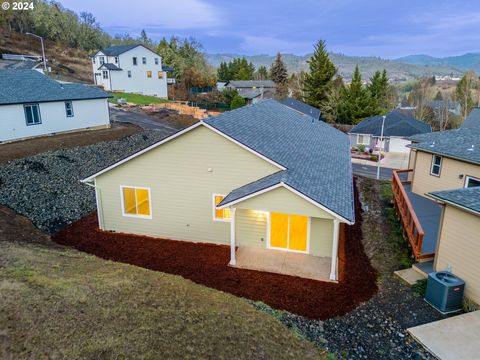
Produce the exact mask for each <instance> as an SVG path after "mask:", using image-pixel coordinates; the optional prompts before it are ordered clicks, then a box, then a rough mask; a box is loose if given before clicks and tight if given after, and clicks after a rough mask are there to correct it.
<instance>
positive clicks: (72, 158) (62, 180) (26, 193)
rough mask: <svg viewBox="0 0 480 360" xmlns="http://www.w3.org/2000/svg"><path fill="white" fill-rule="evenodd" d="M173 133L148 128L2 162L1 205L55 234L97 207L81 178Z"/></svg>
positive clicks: (90, 191) (0, 174)
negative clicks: (95, 142) (81, 145)
mask: <svg viewBox="0 0 480 360" xmlns="http://www.w3.org/2000/svg"><path fill="white" fill-rule="evenodd" d="M170 133H172V131H167V130H149V131H148V132H143V133H138V134H135V135H132V136H129V137H126V138H123V139H121V140H116V141H110V142H102V143H98V144H95V145H90V146H83V147H76V148H71V149H62V150H56V151H48V152H45V153H41V154H38V155H35V156H32V157H29V158H24V159H17V160H12V161H10V162H9V163H7V164H6V165H4V166H2V167H0V204H3V205H5V206H8V207H10V208H12V209H13V210H15V211H16V212H17V213H19V214H21V215H25V216H26V217H28V218H29V219H30V220H32V222H33V223H34V224H35V226H37V227H38V228H39V229H41V230H43V231H46V232H48V233H50V234H51V233H55V232H56V231H58V230H59V229H61V228H62V227H63V226H65V225H66V224H70V223H72V222H73V221H75V220H78V219H80V218H82V217H83V216H85V215H87V214H89V213H90V212H92V211H93V210H95V193H94V190H93V189H92V188H91V187H89V186H87V185H85V184H82V183H80V181H79V180H80V179H82V178H85V177H86V176H88V175H90V174H93V173H95V172H96V171H98V170H100V169H102V168H104V167H105V166H107V165H110V164H112V163H114V162H116V161H118V160H120V159H122V158H124V157H125V156H127V155H129V154H131V153H133V152H135V151H137V150H139V149H141V148H144V147H146V146H148V145H150V144H152V143H154V142H156V141H158V140H160V139H162V138H164V137H165V136H167V135H169V134H170Z"/></svg>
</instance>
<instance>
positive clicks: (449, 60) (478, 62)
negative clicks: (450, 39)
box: [395, 53, 480, 73]
mask: <svg viewBox="0 0 480 360" xmlns="http://www.w3.org/2000/svg"><path fill="white" fill-rule="evenodd" d="M395 61H397V62H399V63H404V64H412V65H427V66H452V67H455V68H457V69H460V70H463V71H466V70H474V71H476V72H477V73H480V53H467V54H463V55H459V56H447V57H440V58H438V57H433V56H430V55H409V56H404V57H401V58H398V59H396V60H395Z"/></svg>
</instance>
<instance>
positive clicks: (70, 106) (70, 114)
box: [65, 101, 73, 117]
mask: <svg viewBox="0 0 480 360" xmlns="http://www.w3.org/2000/svg"><path fill="white" fill-rule="evenodd" d="M65 113H66V114H67V117H73V104H72V102H71V101H65Z"/></svg>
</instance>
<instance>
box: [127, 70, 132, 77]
mask: <svg viewBox="0 0 480 360" xmlns="http://www.w3.org/2000/svg"><path fill="white" fill-rule="evenodd" d="M127 75H128V77H129V78H131V77H132V72H131V71H130V70H128V71H127Z"/></svg>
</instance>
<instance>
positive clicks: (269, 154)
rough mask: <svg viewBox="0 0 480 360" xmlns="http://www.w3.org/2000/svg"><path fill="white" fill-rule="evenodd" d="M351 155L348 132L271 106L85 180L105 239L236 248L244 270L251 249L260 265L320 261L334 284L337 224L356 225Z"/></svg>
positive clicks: (200, 129)
mask: <svg viewBox="0 0 480 360" xmlns="http://www.w3.org/2000/svg"><path fill="white" fill-rule="evenodd" d="M349 152H350V151H349V141H348V137H347V136H346V135H345V134H343V133H342V132H340V131H338V130H336V129H334V128H333V127H331V126H329V125H327V124H325V123H324V122H322V121H312V118H311V117H310V116H306V115H304V114H301V113H299V112H298V111H295V110H293V109H291V108H289V107H287V106H285V105H283V104H281V103H279V102H277V101H275V100H264V101H261V102H259V103H257V104H255V105H250V106H245V107H242V108H240V109H236V110H233V111H228V112H225V113H223V114H221V115H218V116H216V117H210V118H207V119H204V120H201V121H199V122H197V123H195V124H193V125H191V126H189V127H187V128H185V129H183V130H181V131H179V132H177V133H175V134H173V135H171V136H170V137H167V138H165V139H164V140H162V141H159V142H157V143H155V144H153V145H151V146H149V147H147V148H145V149H143V150H141V151H138V152H137V153H135V154H133V155H131V156H129V157H127V158H125V159H123V160H121V161H118V162H116V163H114V164H113V165H111V166H108V167H107V168H104V169H103V170H101V171H99V172H97V173H95V174H93V175H91V176H88V177H87V178H85V179H83V180H82V181H83V182H85V183H87V184H89V185H92V186H94V187H95V192H96V199H97V209H98V222H99V226H100V228H101V229H102V230H105V231H114V232H122V233H131V234H140V235H147V236H153V237H160V238H167V239H172V240H187V241H192V242H206V243H214V244H225V245H229V246H230V251H231V260H230V265H232V266H238V267H242V264H241V261H240V255H239V254H240V253H242V251H245V249H247V250H248V251H252V249H254V250H255V251H259V252H260V254H262V255H258V254H257V255H258V260H256V262H257V263H262V262H264V263H265V264H263V265H268V264H267V262H268V260H264V259H266V257H267V258H269V256H270V255H272V254H274V256H277V255H278V256H286V254H287V253H291V254H296V255H292V256H297V257H300V259H299V258H297V260H301V261H302V262H303V261H304V260H305V261H304V262H305V263H307V262H309V261H311V260H312V259H313V260H314V261H316V260H317V259H320V260H321V261H323V262H322V264H324V265H326V266H325V268H324V270H323V271H325V272H326V274H324V279H325V280H327V281H328V280H329V279H330V280H337V279H338V270H337V257H338V244H339V236H340V231H341V229H342V228H343V225H342V226H340V225H341V224H342V223H343V224H353V223H354V221H355V215H354V200H353V184H352V167H351V162H350V154H349ZM237 255H238V259H239V260H238V262H237ZM262 260H263V261H262ZM259 268H261V266H259ZM259 268H256V269H257V270H258V269H259ZM317 270H319V269H316V268H315V269H313V271H317ZM297 275H299V276H301V274H300V273H297Z"/></svg>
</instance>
